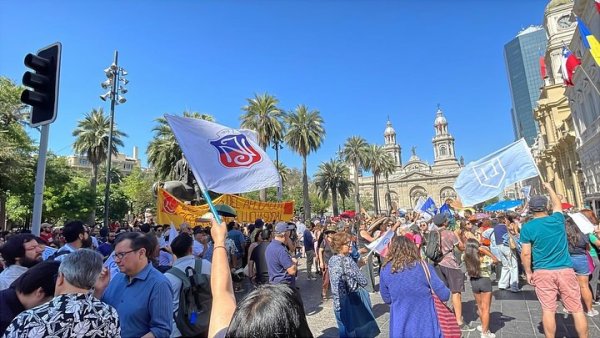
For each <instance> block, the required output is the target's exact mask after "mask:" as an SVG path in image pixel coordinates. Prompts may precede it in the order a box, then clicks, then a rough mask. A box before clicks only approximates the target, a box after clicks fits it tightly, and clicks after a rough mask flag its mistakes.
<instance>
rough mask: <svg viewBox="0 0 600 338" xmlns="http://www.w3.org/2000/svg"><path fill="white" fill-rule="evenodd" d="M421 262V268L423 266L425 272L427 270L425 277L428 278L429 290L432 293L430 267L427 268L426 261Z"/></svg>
mask: <svg viewBox="0 0 600 338" xmlns="http://www.w3.org/2000/svg"><path fill="white" fill-rule="evenodd" d="M420 262H421V268H423V272H425V278H427V284H428V285H429V291H431V294H433V288H432V287H431V276H430V275H429V268H427V265H426V264H425V262H423V261H420Z"/></svg>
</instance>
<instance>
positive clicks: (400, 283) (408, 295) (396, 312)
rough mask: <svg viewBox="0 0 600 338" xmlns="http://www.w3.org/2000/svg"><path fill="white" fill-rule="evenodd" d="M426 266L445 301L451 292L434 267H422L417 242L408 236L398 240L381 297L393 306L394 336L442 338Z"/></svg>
mask: <svg viewBox="0 0 600 338" xmlns="http://www.w3.org/2000/svg"><path fill="white" fill-rule="evenodd" d="M424 266H426V267H427V269H429V275H430V276H431V288H432V289H433V292H435V294H436V295H437V296H438V297H439V298H440V300H441V301H443V302H445V301H447V300H448V299H449V298H450V290H449V289H448V288H447V287H446V285H444V282H442V281H441V280H440V279H439V277H438V276H437V274H436V273H435V270H434V268H433V267H432V266H431V265H429V264H425V265H423V264H422V261H421V257H420V255H419V251H418V249H417V246H416V245H415V243H413V242H412V241H410V240H409V239H408V238H406V237H404V236H397V237H394V238H393V239H392V240H391V242H390V247H389V251H388V254H387V257H386V261H385V262H384V266H383V268H382V269H381V276H380V292H381V297H382V298H383V300H384V301H385V302H386V303H387V304H391V306H390V337H434V338H442V332H441V330H440V326H439V324H438V320H437V315H436V312H435V308H434V304H433V296H432V295H431V288H430V283H429V282H428V281H427V276H426V274H425V270H424Z"/></svg>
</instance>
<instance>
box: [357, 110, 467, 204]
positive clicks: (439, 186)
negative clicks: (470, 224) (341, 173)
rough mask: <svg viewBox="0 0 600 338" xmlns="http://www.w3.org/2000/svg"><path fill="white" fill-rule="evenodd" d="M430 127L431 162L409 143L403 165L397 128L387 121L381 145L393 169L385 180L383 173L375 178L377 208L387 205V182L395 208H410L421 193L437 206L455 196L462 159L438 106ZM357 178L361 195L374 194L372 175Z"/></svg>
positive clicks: (370, 195) (371, 196)
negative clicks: (418, 153) (432, 131)
mask: <svg viewBox="0 0 600 338" xmlns="http://www.w3.org/2000/svg"><path fill="white" fill-rule="evenodd" d="M433 128H434V131H435V134H434V137H433V139H432V144H433V155H434V161H433V165H431V164H429V163H427V162H426V161H423V160H421V159H420V158H419V156H418V155H417V151H416V148H415V147H412V150H411V152H412V155H411V157H410V158H409V159H408V162H406V164H404V165H403V164H402V156H401V147H400V145H399V144H398V143H397V142H396V131H395V130H394V128H393V127H392V123H391V122H390V121H389V120H388V121H387V127H386V128H385V131H384V133H383V137H384V145H383V148H384V149H386V151H387V152H389V153H390V155H391V156H392V158H394V160H395V162H396V171H395V172H394V173H393V174H392V175H390V176H389V177H388V181H387V182H386V179H385V177H380V178H378V179H377V182H378V187H377V190H378V196H379V210H382V211H385V210H387V209H388V206H387V203H386V198H385V196H386V193H387V189H388V184H389V190H390V199H391V202H392V208H394V209H395V208H406V209H411V208H413V207H414V206H415V203H416V202H417V200H418V199H419V197H421V196H423V197H428V196H431V197H432V198H433V200H434V201H435V202H436V204H437V205H438V206H439V205H441V204H442V203H443V201H444V200H445V199H447V198H456V192H455V191H454V188H453V186H454V182H455V181H456V177H458V174H459V173H460V170H461V168H462V166H463V163H459V161H458V160H457V159H456V152H455V151H454V137H453V136H452V135H451V134H450V133H449V132H448V121H447V120H446V117H445V116H444V113H443V112H442V110H441V109H439V107H438V110H437V112H436V117H435V120H434V122H433ZM461 162H462V159H461ZM351 171H352V169H351ZM358 182H359V184H358V185H359V189H360V194H361V196H365V197H368V198H373V189H374V187H373V177H372V176H366V177H359V181H358Z"/></svg>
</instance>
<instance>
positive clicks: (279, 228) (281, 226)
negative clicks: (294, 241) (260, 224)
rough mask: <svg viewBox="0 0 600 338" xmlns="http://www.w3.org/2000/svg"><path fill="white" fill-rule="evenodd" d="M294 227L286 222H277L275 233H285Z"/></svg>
mask: <svg viewBox="0 0 600 338" xmlns="http://www.w3.org/2000/svg"><path fill="white" fill-rule="evenodd" d="M292 229H293V227H291V226H290V225H288V224H287V223H286V222H277V224H275V233H278V234H280V233H284V232H286V231H288V230H292Z"/></svg>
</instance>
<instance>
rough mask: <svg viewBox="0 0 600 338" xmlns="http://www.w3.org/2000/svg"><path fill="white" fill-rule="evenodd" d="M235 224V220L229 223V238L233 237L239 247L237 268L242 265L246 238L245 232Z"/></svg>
mask: <svg viewBox="0 0 600 338" xmlns="http://www.w3.org/2000/svg"><path fill="white" fill-rule="evenodd" d="M234 226H235V222H233V221H231V222H229V223H227V238H231V239H232V240H233V242H234V243H235V247H236V249H237V254H236V255H237V256H236V257H237V260H236V262H237V266H235V268H236V269H237V268H240V267H241V266H242V262H243V260H242V258H243V257H244V251H245V249H246V238H245V237H244V234H243V233H242V232H241V231H239V230H238V229H236V228H235V227H234Z"/></svg>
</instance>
